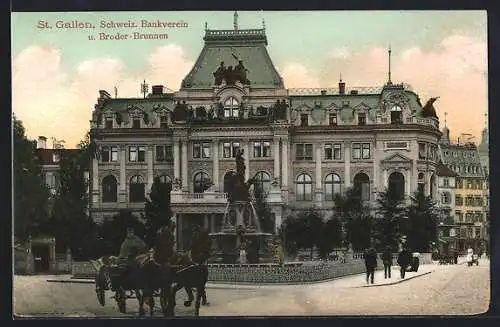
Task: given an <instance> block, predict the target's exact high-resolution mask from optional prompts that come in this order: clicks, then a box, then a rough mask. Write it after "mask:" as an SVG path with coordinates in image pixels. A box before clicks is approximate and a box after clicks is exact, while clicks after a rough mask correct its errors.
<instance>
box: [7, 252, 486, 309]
mask: <svg viewBox="0 0 500 327" xmlns="http://www.w3.org/2000/svg"><path fill="white" fill-rule="evenodd" d="M419 275H421V276H419V277H416V278H412V273H408V275H407V278H408V279H409V280H407V281H404V282H401V283H395V284H387V285H383V284H384V283H387V280H384V276H383V272H381V271H377V273H376V276H375V285H374V286H379V287H373V286H370V287H365V286H367V285H366V281H365V276H364V275H355V276H350V277H344V278H340V279H335V280H332V281H328V282H322V283H316V284H308V285H272V286H255V285H222V284H209V285H208V289H207V294H208V298H209V301H210V306H206V307H202V308H201V309H200V315H202V316H245V315H247V316H266V315H273V316H276V315H287V316H294V315H451V314H453V315H455V314H457V315H462V314H465V315H469V314H479V313H483V312H485V311H486V310H487V309H488V306H489V300H490V269H489V261H486V260H481V263H480V265H479V266H473V267H467V266H466V265H464V264H462V265H450V266H448V265H445V266H438V265H426V266H422V267H421V269H420V271H419ZM47 279H48V277H47V276H16V277H15V279H14V311H15V313H16V314H17V315H29V316H44V317H47V316H59V317H60V316H66V317H71V316H74V317H83V316H115V317H119V316H122V317H123V316H130V315H137V311H138V310H137V301H136V300H135V299H131V300H128V301H127V307H128V308H127V311H128V314H127V315H121V314H119V313H118V311H117V308H116V304H115V302H114V300H113V299H110V297H111V295H112V293H111V292H107V298H106V305H105V306H104V307H101V306H100V305H99V304H98V302H97V298H96V295H95V292H94V286H93V284H78V283H50V282H47ZM399 280H400V277H399V273H398V271H397V269H395V268H394V269H393V276H392V279H391V282H396V281H399ZM185 298H186V294H185V292H184V291H183V290H182V291H179V292H178V300H177V304H178V305H177V307H176V315H178V316H191V315H193V308H185V307H183V306H182V302H183V301H184V299H185ZM157 302H158V301H157ZM158 305H159V303H157V306H158ZM156 310H158V308H157V309H156ZM158 315H159V312H158Z"/></svg>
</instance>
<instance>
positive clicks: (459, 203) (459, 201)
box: [455, 195, 463, 206]
mask: <svg viewBox="0 0 500 327" xmlns="http://www.w3.org/2000/svg"><path fill="white" fill-rule="evenodd" d="M455 205H457V206H462V205H463V200H462V197H461V196H460V195H457V196H455Z"/></svg>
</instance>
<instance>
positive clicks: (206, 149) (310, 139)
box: [91, 29, 441, 243]
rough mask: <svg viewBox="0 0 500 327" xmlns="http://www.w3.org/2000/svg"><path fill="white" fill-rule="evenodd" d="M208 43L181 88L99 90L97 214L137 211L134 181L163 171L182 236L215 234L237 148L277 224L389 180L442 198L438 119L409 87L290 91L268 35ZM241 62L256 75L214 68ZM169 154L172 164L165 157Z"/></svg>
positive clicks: (253, 33) (144, 183)
mask: <svg viewBox="0 0 500 327" xmlns="http://www.w3.org/2000/svg"><path fill="white" fill-rule="evenodd" d="M204 40H205V45H204V48H203V50H202V51H201V54H200V56H199V58H198V60H197V62H196V64H195V66H194V68H193V70H192V71H191V72H190V73H189V74H188V75H187V76H186V78H185V79H184V80H183V83H182V87H181V89H180V90H179V91H177V92H174V93H164V92H163V91H162V87H160V86H155V88H154V91H153V93H152V94H149V95H148V96H147V97H145V98H144V99H137V98H134V99H113V98H112V97H111V96H110V95H109V93H108V92H106V91H100V96H99V98H98V100H97V104H96V106H95V110H94V112H93V117H92V121H91V132H92V135H93V137H94V140H95V141H96V143H97V145H98V146H99V147H100V149H101V157H100V159H94V162H93V164H92V177H91V181H92V183H91V190H92V191H91V193H92V209H91V211H92V216H93V217H94V219H96V220H102V219H104V218H105V217H106V216H110V215H113V214H115V213H116V212H117V211H118V210H119V209H120V208H132V209H133V210H136V211H137V212H139V211H140V210H141V208H143V206H144V201H142V202H141V201H138V200H137V199H136V200H135V202H133V201H131V192H132V188H135V191H134V192H137V189H140V190H142V191H143V193H144V196H147V193H148V192H149V190H150V187H151V185H152V182H153V177H154V176H155V175H158V173H159V172H160V171H161V172H162V173H164V174H165V175H167V176H168V179H170V180H172V181H174V182H175V183H174V185H178V187H177V186H176V187H174V192H173V195H172V209H173V211H174V213H176V218H175V219H176V220H177V227H178V232H177V237H178V238H182V237H186V235H188V234H189V232H188V229H189V228H191V227H190V226H191V225H193V224H204V225H206V226H208V227H209V228H210V230H211V231H215V230H213V229H214V228H217V222H218V221H220V219H221V217H220V215H221V214H222V213H223V212H224V209H225V206H226V200H225V197H224V194H223V192H224V175H225V173H226V172H228V171H229V170H234V169H235V163H234V154H235V152H236V150H237V149H243V150H244V157H245V165H246V167H247V169H246V175H247V176H246V178H247V179H248V178H250V177H254V176H255V177H258V179H259V180H258V181H257V183H259V185H262V186H263V187H265V189H266V190H268V191H269V197H268V201H269V202H271V209H272V211H273V212H274V216H275V219H276V226H277V227H279V225H280V223H281V222H282V220H283V219H284V218H285V217H286V215H287V214H288V212H289V211H290V210H295V209H297V208H304V207H311V206H317V207H319V208H323V209H325V210H330V209H331V206H332V204H333V202H332V198H333V195H334V194H335V193H337V192H344V191H345V190H346V189H347V188H350V187H355V188H356V189H357V190H358V191H359V193H360V195H361V196H362V198H363V199H364V200H365V201H367V203H369V204H374V201H375V200H376V197H377V192H379V191H383V190H384V189H385V188H386V187H387V186H388V184H389V183H390V181H393V182H395V183H400V190H401V192H403V193H404V194H405V195H410V194H411V193H412V192H413V191H415V190H416V189H417V187H418V185H419V183H421V184H422V185H424V186H425V192H426V194H432V195H433V196H434V198H436V199H437V196H438V195H437V191H436V190H437V182H438V181H437V178H436V167H437V145H438V140H439V137H440V135H441V132H440V131H439V121H438V119H437V117H435V115H434V116H432V115H431V116H429V115H428V114H424V111H423V106H422V104H421V102H420V99H419V97H418V95H417V94H416V93H415V92H413V91H412V90H411V88H410V87H409V86H407V85H404V84H392V83H391V82H388V83H387V84H385V85H383V86H382V87H364V88H361V87H360V88H350V87H346V86H345V83H344V82H340V83H339V87H338V88H331V89H285V88H284V86H283V81H282V79H281V77H280V76H279V74H278V73H277V71H276V69H275V68H274V66H273V64H272V61H271V58H270V57H269V54H268V53H267V49H266V45H267V37H266V33H265V30H260V29H259V30H234V31H213V30H207V31H206V34H205V38H204ZM228 45H229V46H228ZM228 49H229V50H228ZM231 49H232V50H231ZM228 51H229V52H228ZM231 51H232V52H231ZM233 57H234V58H238V59H240V60H241V61H242V62H243V63H244V65H245V67H248V72H247V73H246V79H247V80H246V81H245V82H244V83H242V82H240V81H238V80H236V81H234V80H229V79H228V80H227V81H226V80H224V79H223V80H222V81H220V80H219V81H217V83H219V82H220V84H215V82H214V79H213V76H212V73H213V72H215V71H216V69H217V67H218V66H219V64H220V62H221V61H224V62H225V63H226V64H233V63H234V64H236V61H235V59H234V58H233ZM208 81H212V82H210V83H209V82H208ZM162 149H163V150H162ZM103 150H105V151H108V152H109V153H108V154H106V155H102V153H103ZM111 150H112V151H111ZM164 152H165V153H168V154H169V155H168V156H169V158H168V162H166V161H165V162H164V161H161V160H160V159H163V157H162V155H163V153H164ZM103 159H104V160H103ZM103 161H106V162H103ZM256 174H258V175H256ZM332 174H334V175H332ZM106 176H111V177H109V178H107V177H106ZM105 178H106V182H107V184H104V183H103V181H104V179H105ZM132 180H133V181H134V182H135V184H134V185H131V181H132ZM137 180H140V183H137ZM205 182H207V183H208V184H207V187H203V186H202V185H201V184H203V183H205ZM138 184H139V185H138ZM272 185H274V186H272ZM141 187H142V188H141ZM113 192H116V193H117V196H114V194H113ZM105 193H106V194H105ZM135 197H136V198H137V194H135ZM139 198H140V197H139ZM139 200H140V199H139ZM178 242H180V243H183V242H182V241H181V240H178Z"/></svg>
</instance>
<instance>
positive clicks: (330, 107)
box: [325, 102, 342, 111]
mask: <svg viewBox="0 0 500 327" xmlns="http://www.w3.org/2000/svg"><path fill="white" fill-rule="evenodd" d="M325 109H326V110H327V111H333V110H335V111H338V110H341V109H342V107H341V106H339V105H338V104H336V103H335V102H332V103H330V104H329V105H328V106H326V107H325Z"/></svg>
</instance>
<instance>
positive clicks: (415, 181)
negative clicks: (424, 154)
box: [411, 160, 418, 192]
mask: <svg viewBox="0 0 500 327" xmlns="http://www.w3.org/2000/svg"><path fill="white" fill-rule="evenodd" d="M411 165H412V166H411V181H412V182H411V191H412V192H413V191H416V190H417V189H418V170H417V160H412V164H411Z"/></svg>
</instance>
